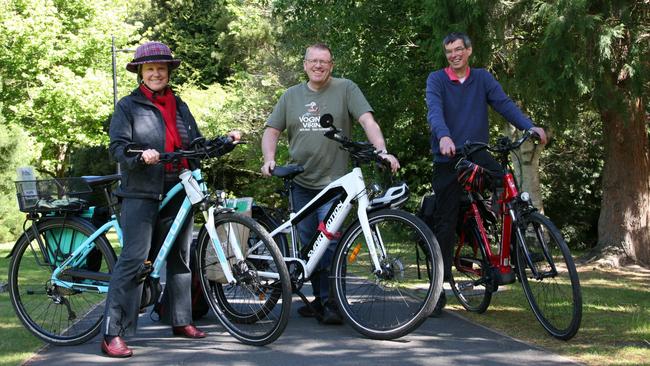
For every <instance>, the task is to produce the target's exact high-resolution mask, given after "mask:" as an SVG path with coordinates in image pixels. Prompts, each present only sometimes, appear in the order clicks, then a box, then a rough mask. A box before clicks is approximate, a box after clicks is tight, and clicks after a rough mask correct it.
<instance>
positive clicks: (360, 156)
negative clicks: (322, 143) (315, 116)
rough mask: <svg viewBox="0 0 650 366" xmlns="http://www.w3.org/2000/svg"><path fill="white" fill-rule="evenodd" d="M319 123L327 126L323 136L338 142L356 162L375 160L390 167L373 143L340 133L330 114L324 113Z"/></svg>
mask: <svg viewBox="0 0 650 366" xmlns="http://www.w3.org/2000/svg"><path fill="white" fill-rule="evenodd" d="M320 125H321V126H322V127H325V128H329V130H328V131H327V132H325V137H327V138H329V139H330V140H334V141H336V142H338V143H340V144H341V149H343V150H345V151H347V152H349V153H350V157H352V159H353V160H354V161H355V162H356V163H372V162H377V163H380V164H381V165H383V166H385V167H387V168H389V169H390V162H389V161H388V160H386V159H384V158H382V157H381V156H379V153H378V152H377V150H376V149H375V147H374V145H373V144H371V143H370V142H366V141H352V140H350V139H349V138H348V137H347V136H345V135H343V134H341V132H342V131H341V130H339V129H338V128H336V127H335V126H334V118H333V117H332V115H331V114H329V113H326V114H324V115H323V116H322V117H321V118H320Z"/></svg>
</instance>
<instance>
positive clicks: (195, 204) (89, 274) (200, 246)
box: [9, 138, 291, 345]
mask: <svg viewBox="0 0 650 366" xmlns="http://www.w3.org/2000/svg"><path fill="white" fill-rule="evenodd" d="M191 146H192V147H191V149H190V150H186V151H177V152H173V153H164V154H161V159H160V160H161V163H164V162H170V161H174V160H177V159H180V158H188V159H197V160H200V159H206V158H210V157H218V156H220V155H223V154H225V153H227V152H228V151H230V150H232V148H233V143H232V142H231V141H229V140H228V139H226V138H217V139H214V140H211V141H205V140H204V139H200V140H198V141H194V142H193V143H192V145H191ZM139 148H142V147H139ZM130 151H131V153H132V154H137V153H138V147H136V146H133V147H131V148H130ZM180 177H181V180H182V181H181V183H178V184H177V185H176V186H174V187H173V188H172V189H171V190H170V191H169V192H167V194H166V196H165V199H164V200H163V201H162V202H161V204H160V207H161V208H162V207H164V206H165V205H167V203H168V202H169V201H170V200H171V199H172V198H173V197H174V196H175V195H177V194H180V193H181V192H183V191H184V192H185V193H186V198H185V200H184V201H183V204H182V206H181V208H180V209H179V211H178V214H177V215H176V217H175V219H174V221H173V223H172V224H171V227H170V229H169V232H168V234H167V236H166V238H165V240H164V243H163V245H162V247H161V249H160V251H159V252H158V255H157V257H156V259H155V261H153V263H149V262H146V263H143V265H142V270H141V271H140V272H139V273H138V276H136V278H134V280H135V281H143V283H144V286H143V287H144V291H143V296H142V302H141V307H145V306H148V305H151V304H153V303H154V302H155V301H156V300H157V299H158V297H159V295H160V293H161V285H160V271H161V269H162V268H163V266H164V263H165V260H166V256H167V254H168V252H169V249H170V248H171V246H172V244H173V243H174V240H175V239H176V236H177V234H178V230H179V229H180V228H181V227H182V226H183V225H182V224H183V222H184V221H185V220H186V219H187V218H188V217H190V215H192V214H193V212H194V211H195V210H198V211H201V212H202V213H203V216H204V218H205V224H204V225H203V226H202V227H201V230H200V232H199V235H198V239H197V240H198V241H197V256H198V257H197V258H198V270H199V271H200V282H201V287H202V290H203V293H204V295H205V298H206V300H207V302H208V304H209V305H210V307H211V309H212V310H213V311H214V313H215V314H216V316H217V317H218V319H219V320H220V322H221V323H222V324H223V326H224V327H225V328H226V330H227V331H228V332H229V333H231V334H232V335H233V336H234V337H235V338H237V339H238V340H240V341H241V342H243V343H246V344H251V345H264V344H268V343H270V342H273V341H274V340H276V339H277V338H278V337H279V336H280V334H282V332H283V330H284V328H285V326H286V324H287V320H288V317H289V311H290V307H291V283H290V280H289V274H288V271H287V268H286V266H285V265H284V264H283V258H282V254H281V253H280V251H279V250H278V248H277V246H276V244H275V243H274V241H273V239H272V238H271V237H270V236H269V234H268V233H267V232H266V231H265V230H264V229H263V228H262V227H261V226H260V225H259V224H257V223H256V222H255V221H254V220H253V219H251V218H250V217H247V216H243V215H241V214H239V213H236V212H234V210H233V209H229V208H225V207H224V205H223V197H222V195H219V194H218V195H216V196H215V195H211V194H210V193H209V191H208V189H207V186H206V184H205V182H204V181H203V179H202V176H201V170H200V169H195V170H193V171H189V170H185V171H183V173H182V174H181V175H180ZM119 179H120V176H119V175H112V176H100V177H80V178H67V179H49V180H39V181H30V182H24V181H22V182H17V189H18V201H19V206H20V209H21V211H23V212H25V213H26V214H27V219H26V220H25V224H24V233H23V234H22V235H21V236H20V238H19V239H18V241H17V242H16V244H15V246H14V248H13V249H12V252H11V254H10V256H11V262H10V264H9V293H10V297H11V302H12V305H13V307H14V309H15V311H16V314H17V316H18V318H19V319H20V320H21V322H22V323H23V325H24V326H25V327H26V328H27V329H28V330H29V331H30V332H31V333H33V334H34V335H35V336H37V337H38V338H40V339H42V340H43V341H45V342H47V343H51V344H55V345H72V344H79V343H83V342H86V341H88V340H89V339H91V338H93V337H94V336H95V335H96V334H97V333H98V332H99V329H100V326H101V324H102V322H103V318H104V304H105V300H106V295H107V292H108V284H109V280H110V276H111V272H112V271H113V268H114V266H115V263H116V254H115V251H114V249H113V246H112V245H111V243H110V242H109V240H108V238H107V236H106V235H107V233H108V232H109V231H110V230H114V231H115V232H116V233H117V241H118V242H119V243H120V245H121V241H122V231H121V229H120V226H119V222H118V215H119V213H118V209H117V206H118V205H117V202H115V200H114V199H113V198H112V196H111V186H112V185H113V184H114V183H116V182H117V181H118V180H119ZM92 191H95V192H100V193H103V195H104V197H105V199H106V200H107V201H108V202H109V204H108V206H107V215H106V216H107V218H106V219H105V220H98V216H101V215H99V213H100V210H99V209H98V208H97V207H95V206H91V204H92V199H90V197H89V194H90V192H92ZM98 221H99V222H98ZM93 222H94V224H93Z"/></svg>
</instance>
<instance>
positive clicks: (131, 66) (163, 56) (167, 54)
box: [126, 42, 181, 73]
mask: <svg viewBox="0 0 650 366" xmlns="http://www.w3.org/2000/svg"><path fill="white" fill-rule="evenodd" d="M154 62H162V63H168V64H169V70H173V69H175V68H177V67H178V65H180V64H181V60H179V59H176V58H173V57H172V50H170V49H169V47H167V45H165V44H164V43H161V42H147V43H145V44H143V45H141V46H139V47H138V48H137V49H136V50H135V57H134V58H133V60H132V61H131V62H129V63H128V64H126V69H127V70H129V71H131V72H136V73H137V72H138V65H142V64H150V63H154Z"/></svg>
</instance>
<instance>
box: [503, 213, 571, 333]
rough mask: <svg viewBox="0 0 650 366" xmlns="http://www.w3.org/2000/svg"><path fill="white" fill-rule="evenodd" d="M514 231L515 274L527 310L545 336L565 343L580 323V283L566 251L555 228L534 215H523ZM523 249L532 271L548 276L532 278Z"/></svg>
mask: <svg viewBox="0 0 650 366" xmlns="http://www.w3.org/2000/svg"><path fill="white" fill-rule="evenodd" d="M518 228H519V229H518V230H520V231H518V235H517V243H518V245H517V249H516V255H517V257H516V258H517V262H516V265H517V272H518V275H519V280H520V281H521V285H522V287H523V289H524V293H525V294H526V299H527V300H528V303H529V304H530V308H531V309H532V311H533V313H534V314H535V317H536V318H537V320H538V321H539V322H540V324H541V325H542V327H544V329H545V330H546V331H547V332H548V333H549V334H551V335H552V336H553V337H555V338H557V339H561V340H569V339H571V338H572V337H573V336H575V334H576V333H577V332H578V329H579V328H580V322H581V320H582V293H581V289H580V280H579V278H578V272H577V270H576V267H575V264H574V262H573V258H572V257H571V253H570V251H569V247H568V246H567V244H566V242H565V241H564V239H563V237H562V234H561V233H560V231H559V230H558V229H557V227H555V225H554V224H553V223H552V222H551V221H550V220H549V219H548V218H547V217H545V216H543V215H541V214H539V213H537V212H533V213H530V214H527V215H524V216H523V217H522V218H521V219H520V222H519V224H518ZM522 229H523V230H522ZM519 234H523V235H524V236H523V237H522V236H520V235H519ZM522 239H523V240H522ZM524 248H525V249H526V250H527V251H528V252H529V253H531V254H530V258H531V261H532V262H533V265H534V266H535V268H536V269H537V270H538V271H541V272H543V273H544V272H546V273H548V274H547V275H546V276H544V277H543V278H540V279H535V278H533V272H532V270H531V266H530V264H529V263H528V262H527V260H526V254H525V251H524ZM545 253H548V254H550V256H547V255H545ZM549 258H550V260H549ZM551 262H552V263H551ZM552 266H554V267H555V268H556V271H555V272H556V273H553V272H554V271H553V269H552Z"/></svg>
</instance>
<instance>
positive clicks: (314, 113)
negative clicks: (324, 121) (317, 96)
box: [298, 101, 327, 132]
mask: <svg viewBox="0 0 650 366" xmlns="http://www.w3.org/2000/svg"><path fill="white" fill-rule="evenodd" d="M305 108H307V110H306V111H305V113H303V114H302V116H300V117H299V118H298V119H299V120H300V123H301V127H300V129H299V131H300V132H303V131H304V132H320V131H326V130H327V128H323V127H321V126H320V112H319V111H320V108H319V106H318V104H316V102H314V101H312V102H310V103H307V104H305Z"/></svg>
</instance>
